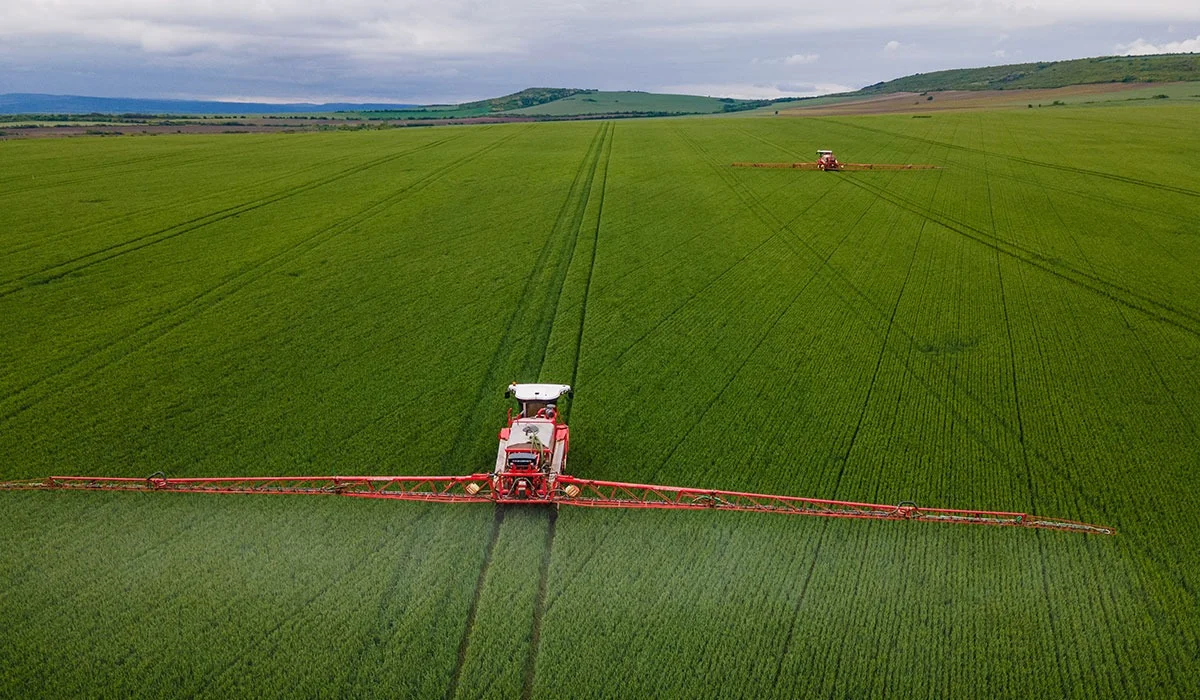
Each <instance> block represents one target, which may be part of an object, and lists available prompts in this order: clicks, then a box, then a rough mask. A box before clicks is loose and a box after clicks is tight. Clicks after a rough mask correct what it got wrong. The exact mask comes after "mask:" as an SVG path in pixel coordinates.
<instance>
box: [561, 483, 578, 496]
mask: <svg viewBox="0 0 1200 700" xmlns="http://www.w3.org/2000/svg"><path fill="white" fill-rule="evenodd" d="M563 493H565V494H567V495H568V496H570V497H571V498H575V497H576V496H578V495H579V487H578V486H576V485H575V484H567V487H566V488H565V489H563Z"/></svg>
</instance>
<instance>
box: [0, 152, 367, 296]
mask: <svg viewBox="0 0 1200 700" xmlns="http://www.w3.org/2000/svg"><path fill="white" fill-rule="evenodd" d="M270 145H272V146H274V145H275V144H270ZM255 153H257V151H255ZM239 156H241V157H242V158H244V157H245V156H246V152H245V151H243V152H241V153H239ZM356 157H357V156H355V155H346V156H340V157H338V158H336V159H333V160H332V161H318V162H315V163H313V164H311V165H307V166H305V167H303V168H298V169H295V170H291V171H289V172H286V173H283V174H282V175H276V176H274V177H270V178H264V179H261V180H258V181H256V182H255V184H256V185H257V186H266V185H273V184H275V183H277V182H280V181H282V180H287V179H290V178H294V177H296V176H297V175H303V174H305V173H308V172H311V171H313V170H318V169H322V168H327V167H329V166H330V165H332V164H334V163H340V162H342V161H352V160H354V159H355V158H356ZM236 164H237V163H234V165H236ZM302 184H303V183H302ZM224 194H225V193H224V192H223V191H217V192H214V193H212V194H210V195H207V196H204V197H201V198H199V199H197V200H183V201H178V200H175V201H169V202H164V203H161V204H155V205H151V206H149V207H145V208H142V209H137V210H134V211H129V212H125V213H123V214H116V215H113V216H110V217H108V218H107V219H99V220H92V221H87V222H85V223H83V224H82V225H80V226H76V227H75V228H69V229H63V230H61V231H58V232H57V233H54V234H51V235H48V236H43V237H39V238H36V239H34V240H31V241H27V242H26V243H24V244H22V245H18V246H13V247H11V248H8V249H7V254H9V255H12V254H14V253H23V252H25V251H27V250H31V249H36V248H41V247H44V246H46V245H49V244H52V243H57V242H59V241H62V240H63V239H66V238H70V237H72V236H76V235H80V234H83V233H89V232H92V231H95V230H97V229H104V228H107V227H109V226H110V225H114V224H117V223H120V222H124V221H128V220H130V219H134V218H136V217H139V216H146V215H149V214H154V213H157V212H163V211H166V212H170V211H171V210H174V209H179V208H185V207H187V206H189V205H193V204H196V205H199V204H201V203H204V202H208V201H211V200H214V199H220V198H221V197H223V196H224ZM235 206H236V205H235ZM212 213H213V212H209V213H208V214H206V215H205V216H208V215H211V214H212ZM196 218H200V217H196ZM196 218H194V219H192V220H191V221H195V220H196ZM186 223H189V222H187V221H185V222H183V223H181V224H174V225H173V226H180V225H184V224H186ZM159 230H160V231H163V230H167V229H159ZM34 274H36V273H34ZM16 279H19V277H14V278H11V279H8V280H3V283H5V284H7V283H9V282H12V281H14V280H16Z"/></svg>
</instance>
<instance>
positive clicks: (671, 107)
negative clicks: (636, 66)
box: [512, 92, 728, 117]
mask: <svg viewBox="0 0 1200 700" xmlns="http://www.w3.org/2000/svg"><path fill="white" fill-rule="evenodd" d="M726 104H728V102H727V101H724V100H720V99H718V98H715V97H700V96H697V95H661V94H657V93H651V92H591V93H581V94H578V95H571V96H570V97H566V98H563V99H561V100H555V101H553V102H547V103H545V104H540V105H536V106H533V107H525V108H522V109H516V110H513V111H512V113H513V114H541V115H548V116H556V117H560V116H571V115H576V114H617V113H622V112H671V113H680V114H710V113H713V112H720V111H721V110H723V109H724V108H725V105H726Z"/></svg>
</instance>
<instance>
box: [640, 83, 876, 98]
mask: <svg viewBox="0 0 1200 700" xmlns="http://www.w3.org/2000/svg"><path fill="white" fill-rule="evenodd" d="M852 90H854V88H852V87H848V86H846V85H838V84H837V83H800V84H797V83H753V84H746V83H732V84H712V83H691V84H687V85H665V86H663V87H661V88H658V89H657V90H656V92H665V93H668V94H679V95H707V96H709V97H732V98H734V99H739V100H771V99H775V98H776V97H816V96H817V95H830V94H833V93H836V92H850V91H852Z"/></svg>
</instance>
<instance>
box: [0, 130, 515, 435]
mask: <svg viewBox="0 0 1200 700" xmlns="http://www.w3.org/2000/svg"><path fill="white" fill-rule="evenodd" d="M527 129H528V127H526V129H522V130H519V131H513V132H512V133H511V134H509V135H508V136H506V137H504V138H501V139H498V140H496V141H494V142H492V143H490V144H487V145H485V146H483V147H482V148H480V149H477V150H476V151H474V152H472V153H469V154H467V155H465V156H462V157H461V158H458V159H456V160H454V161H451V162H450V163H447V164H446V165H443V166H442V167H440V168H437V169H435V170H433V171H431V172H429V173H428V174H426V175H424V176H422V177H421V178H419V179H417V180H415V181H414V182H412V183H410V184H408V185H406V186H404V187H402V188H400V189H398V190H396V191H395V192H393V193H392V194H389V195H388V196H386V197H384V198H383V199H381V200H378V201H376V202H373V203H371V204H370V205H368V206H367V207H365V208H364V209H361V210H359V211H358V212H356V213H355V214H352V215H350V216H348V217H346V218H344V219H341V220H340V221H338V222H336V223H334V224H332V225H330V226H327V227H325V228H323V229H321V230H319V231H317V232H315V233H313V234H311V235H309V236H307V237H305V238H303V239H301V240H299V241H297V242H296V243H293V244H291V245H289V246H287V247H286V248H284V249H282V250H280V251H278V252H276V253H273V254H271V255H270V256H268V257H266V258H264V259H262V260H260V261H258V262H256V263H254V264H252V265H250V266H249V267H247V268H246V269H244V270H242V271H241V272H238V273H237V274H235V275H234V276H232V277H230V278H227V279H224V280H222V281H220V282H218V283H217V284H216V285H214V286H212V287H209V288H208V289H205V290H203V291H201V292H200V293H198V294H196V295H194V296H192V297H191V298H190V299H187V300H186V301H184V302H182V303H181V304H179V305H177V306H175V307H174V308H171V309H168V310H166V311H165V312H163V313H161V314H159V315H157V316H154V317H153V318H150V319H149V320H147V321H146V322H144V323H142V324H141V325H140V326H138V327H137V328H135V329H133V330H132V331H131V332H130V333H128V334H126V335H125V336H123V337H121V338H119V339H117V340H114V341H112V342H109V343H107V344H105V345H103V346H101V347H99V348H97V349H95V350H92V351H90V352H88V353H86V354H84V355H81V356H80V357H78V358H76V359H75V360H73V361H71V362H68V363H67V364H66V365H64V366H63V367H61V368H59V369H57V370H55V371H53V372H51V373H50V374H48V375H44V376H42V377H39V378H38V379H36V380H34V381H33V382H30V383H27V384H25V385H23V386H21V387H18V388H16V389H14V390H12V391H9V392H7V393H6V394H4V395H3V396H0V406H3V405H4V404H12V403H17V402H20V403H19V405H16V406H8V407H6V408H3V409H0V410H3V411H4V412H3V414H0V425H3V424H4V423H6V422H8V421H9V420H11V419H12V418H14V417H16V416H17V415H20V414H21V413H24V412H25V411H26V410H28V409H30V408H32V407H33V406H34V405H36V404H37V403H40V402H41V401H43V400H45V399H47V398H49V397H50V396H53V395H55V394H57V393H59V392H61V391H63V390H65V389H67V388H69V387H70V386H72V385H73V384H75V383H76V382H78V381H80V380H82V379H85V378H87V377H88V376H91V375H92V374H94V373H95V372H97V371H100V370H102V369H105V368H107V367H108V366H110V365H112V364H115V363H116V362H118V361H120V360H122V359H124V358H125V357H127V356H128V355H130V354H132V353H134V352H137V351H138V350H140V349H142V348H144V347H146V346H147V345H149V344H151V343H153V342H154V341H156V340H158V339H160V338H162V337H163V336H165V335H167V334H168V333H170V332H171V331H173V330H175V329H176V328H178V327H179V326H181V325H183V324H185V323H187V322H189V321H191V320H192V319H194V318H196V317H197V316H199V315H200V314H202V313H204V312H205V311H207V310H209V309H211V308H213V307H215V306H216V305H218V304H220V303H221V302H223V301H224V300H226V299H228V298H229V297H231V296H233V295H234V294H236V293H238V292H239V291H241V290H242V289H244V288H246V287H247V286H249V285H251V284H253V283H254V282H257V281H258V280H260V279H262V278H263V277H265V276H266V275H268V274H270V273H271V272H272V271H274V270H276V269H278V268H279V267H280V266H281V265H283V264H285V263H287V262H289V261H291V260H292V259H294V258H295V257H297V256H299V255H303V254H304V253H307V252H309V251H311V250H313V249H315V248H317V247H319V246H321V245H323V244H325V243H326V242H328V241H329V240H331V239H332V238H334V237H336V236H338V235H340V234H341V233H344V232H345V231H347V230H351V229H353V228H354V227H356V226H358V225H360V224H362V223H364V222H366V221H369V220H370V219H372V218H374V217H375V216H378V215H379V214H381V213H382V212H384V211H386V210H387V209H388V208H390V207H391V206H392V205H393V204H395V203H396V202H397V201H399V200H401V199H402V198H404V197H405V196H407V195H409V194H413V193H415V192H419V191H421V190H423V189H425V188H426V187H428V186H429V185H431V184H433V183H434V182H436V181H437V180H439V179H441V177H442V176H444V175H445V174H447V173H449V172H451V171H452V170H454V169H456V168H458V167H460V166H462V165H464V164H466V163H469V162H471V161H473V160H475V159H477V158H479V157H482V156H484V155H486V154H487V153H490V152H491V151H493V150H495V149H497V148H499V147H500V146H502V145H504V144H505V143H507V142H508V141H511V140H512V139H513V138H515V137H516V136H518V135H519V134H521V133H523V132H524V131H525V130H527ZM143 336H147V337H143ZM114 353H115V355H114V356H112V357H107V358H102V359H100V360H99V361H98V363H94V364H93V366H89V367H82V366H83V365H84V363H86V362H88V361H89V360H92V359H93V358H96V357H97V356H98V355H101V354H110V355H112V354H114ZM80 367H82V370H81V371H80V372H76V373H75V376H68V374H69V373H71V372H72V371H73V370H76V369H77V368H80ZM55 379H63V380H64V382H65V383H63V384H61V385H60V386H58V387H52V388H51V389H49V390H47V391H45V392H43V393H42V394H41V395H40V396H37V397H34V398H32V399H30V400H28V401H21V397H22V395H23V394H26V393H28V392H30V391H32V390H34V389H36V388H38V387H39V386H42V385H45V384H46V383H47V382H50V381H52V380H55Z"/></svg>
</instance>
